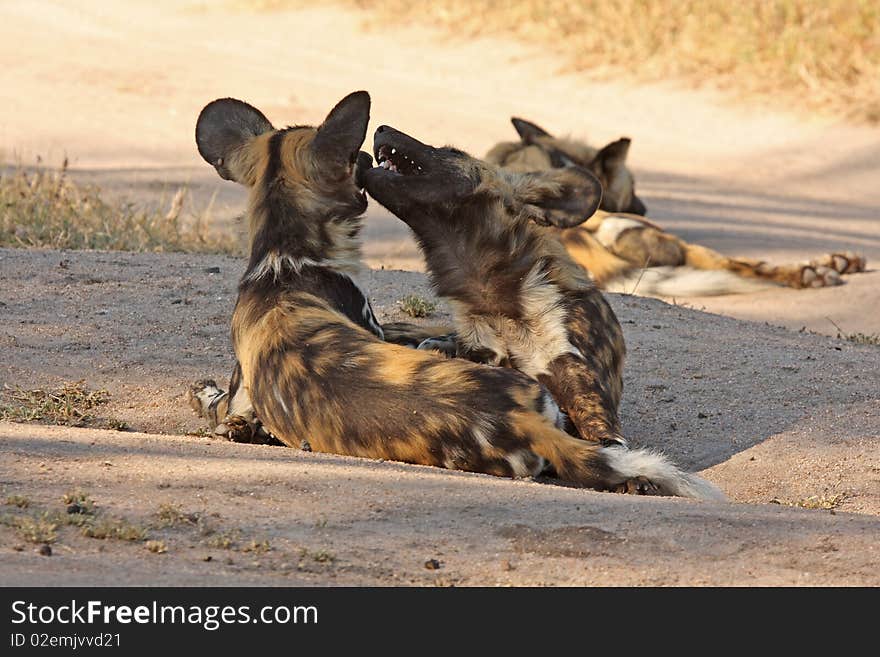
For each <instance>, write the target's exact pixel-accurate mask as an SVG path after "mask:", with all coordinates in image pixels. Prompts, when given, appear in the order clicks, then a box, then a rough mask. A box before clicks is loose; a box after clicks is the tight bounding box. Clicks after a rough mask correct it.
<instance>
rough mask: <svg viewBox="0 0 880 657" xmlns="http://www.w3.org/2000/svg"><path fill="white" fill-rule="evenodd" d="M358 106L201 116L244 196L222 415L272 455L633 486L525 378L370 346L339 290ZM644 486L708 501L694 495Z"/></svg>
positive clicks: (207, 147) (376, 340) (359, 96)
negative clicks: (317, 121)
mask: <svg viewBox="0 0 880 657" xmlns="http://www.w3.org/2000/svg"><path fill="white" fill-rule="evenodd" d="M369 106H370V103H369V96H368V95H367V93H366V92H356V93H354V94H351V95H349V96H347V97H346V98H345V99H343V100H342V101H341V102H340V103H339V104H338V105H337V106H336V107H335V108H334V109H333V110H332V111H331V112H330V114H329V115H328V117H327V119H325V121H324V123H323V124H322V125H321V126H319V127H317V128H314V127H306V126H299V127H294V128H288V129H285V130H275V129H274V128H272V127H271V125H270V124H268V121H266V119H265V117H263V115H262V114H260V113H259V111H257V110H256V109H255V108H253V107H251V106H249V105H247V104H245V103H242V102H240V101H234V100H232V99H224V100H220V101H215V102H214V103H211V104H209V105H208V106H207V107H206V108H205V109H204V110H203V112H202V114H201V116H200V117H199V122H198V127H197V132H196V136H197V142H198V145H199V151H200V153H201V154H202V155H203V156H204V157H205V159H206V160H207V161H208V162H209V163H211V164H213V165H214V166H215V167H216V168H217V170H218V172H219V173H220V175H222V176H224V177H228V178H230V179H233V180H236V181H238V182H240V183H242V184H245V185H246V186H248V187H249V189H250V201H249V209H248V215H249V226H250V245H251V253H250V260H249V263H248V266H247V270H246V271H245V274H244V275H243V277H242V279H241V283H240V285H239V295H238V300H237V302H236V306H235V311H234V313H233V319H232V339H233V345H234V349H235V355H236V358H237V359H238V363H239V366H240V382H241V385H240V387H239V389H238V391H236V392H235V393H234V394H233V395H232V399H231V401H230V402H229V408H230V412H234V411H235V409H236V408H237V407H245V406H250V407H252V411H253V413H254V414H255V415H256V417H258V418H259V420H260V422H261V423H262V425H263V427H264V428H265V429H266V430H267V431H268V432H269V433H270V434H271V435H273V436H274V437H275V438H277V439H278V440H279V441H281V442H282V443H284V444H285V445H289V446H293V447H298V446H300V445H301V444H303V443H304V442H305V443H307V444H308V445H309V446H310V447H311V449H313V450H316V451H322V452H334V453H338V454H348V455H353V456H362V457H371V458H384V459H394V460H400V461H406V462H410V463H421V464H425V465H432V466H438V467H445V468H452V469H460V470H471V471H477V472H485V473H490V474H495V475H504V476H528V475H535V474H538V473H540V472H542V471H543V470H544V469H545V467H547V465H548V464H549V466H550V467H552V468H553V470H554V471H555V472H556V473H557V474H558V475H559V476H560V477H561V478H563V479H565V480H568V481H571V482H573V483H576V484H580V485H585V486H593V487H597V488H602V489H607V488H611V487H615V486H618V485H620V484H621V483H625V482H627V481H631V480H633V479H635V478H638V477H639V476H641V475H642V474H643V473H642V472H641V471H640V470H639V468H640V467H641V466H642V463H641V462H640V461H639V462H636V463H634V462H633V461H632V459H631V458H629V454H630V453H629V452H627V451H626V450H624V449H623V448H620V447H603V446H601V445H599V444H594V443H588V442H586V441H583V440H578V439H576V438H573V437H572V436H569V435H568V434H566V433H565V432H563V431H561V430H560V429H558V428H557V427H556V424H555V423H556V421H557V419H558V416H559V413H558V408H557V407H556V405H555V404H554V402H553V400H552V398H551V397H550V395H549V394H547V391H546V390H545V389H544V388H543V387H542V386H541V385H540V384H539V383H538V382H537V381H535V380H533V379H531V378H530V377H528V376H526V375H525V374H523V373H521V372H518V371H516V370H512V369H503V368H492V367H486V366H483V365H479V364H476V363H471V362H467V361H465V360H460V359H445V358H442V357H440V356H438V355H436V354H434V353H431V352H427V351H420V350H415V349H409V348H406V347H402V346H399V345H394V344H388V343H387V342H384V341H383V340H382V335H383V331H382V329H381V327H380V326H378V324H377V323H376V322H375V319H374V318H373V316H372V312H370V311H369V304H368V303H367V301H366V297H365V296H364V295H363V294H362V293H361V292H360V290H359V288H358V287H357V286H356V284H355V283H354V279H353V276H354V275H355V271H354V264H355V261H356V257H355V256H356V255H357V253H358V241H357V236H358V228H359V225H360V216H361V214H362V213H363V211H364V209H365V208H366V198H365V196H364V194H363V193H362V192H361V191H359V189H358V185H357V184H356V183H357V180H358V178H359V177H360V172H361V171H362V170H363V166H364V164H365V161H369V156H368V155H365V154H361V155H359V153H358V149H359V148H360V144H361V143H362V141H363V138H364V135H365V132H366V127H367V122H368V120H369ZM239 400H244V401H239ZM648 470H649V471H648V472H647V474H651V473H652V471H651V470H650V468H648ZM657 484H658V487H659V489H660V491H661V492H667V493H670V494H681V495H690V496H694V497H711V495H710V494H706V492H705V491H706V489H705V488H704V487H701V486H700V485H699V482H698V483H697V484H694V482H692V481H689V480H687V481H684V482H682V481H679V480H675V481H669V482H667V481H665V480H663V481H658V482H657ZM710 492H711V491H710Z"/></svg>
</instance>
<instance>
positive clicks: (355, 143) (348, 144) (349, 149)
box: [312, 91, 370, 178]
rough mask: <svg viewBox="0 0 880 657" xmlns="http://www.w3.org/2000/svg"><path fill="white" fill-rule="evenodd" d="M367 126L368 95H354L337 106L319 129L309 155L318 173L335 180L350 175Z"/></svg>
mask: <svg viewBox="0 0 880 657" xmlns="http://www.w3.org/2000/svg"><path fill="white" fill-rule="evenodd" d="M369 122H370V94H368V93H367V92H366V91H355V92H353V93H350V94H349V95H347V96H346V97H345V98H343V99H342V100H340V101H339V103H337V105H336V107H334V108H333V109H332V110H330V113H329V114H328V115H327V118H326V119H324V122H323V123H322V124H321V125H320V126H319V127H318V134H316V135H315V139H314V141H313V142H312V152H313V153H314V154H315V157H316V158H317V159H318V160H319V161H320V170H321V171H322V172H324V173H329V174H330V175H331V176H332V177H334V178H339V177H342V176H344V175H350V174H351V172H352V170H353V169H352V167H353V166H354V164H355V162H356V160H357V156H358V152H359V151H360V147H361V144H363V143H364V138H365V137H366V136H367V124H369Z"/></svg>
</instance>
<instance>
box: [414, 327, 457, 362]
mask: <svg viewBox="0 0 880 657" xmlns="http://www.w3.org/2000/svg"><path fill="white" fill-rule="evenodd" d="M416 349H418V350H420V351H436V352H437V353H439V354H440V355H441V356H446V358H455V356H456V354H457V352H458V343H457V341H456V338H455V333H450V334H449V335H438V336H437V337H434V338H427V339H425V340H422V341H421V342H420V343H419V346H418V347H416Z"/></svg>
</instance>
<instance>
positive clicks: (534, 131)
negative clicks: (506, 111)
mask: <svg viewBox="0 0 880 657" xmlns="http://www.w3.org/2000/svg"><path fill="white" fill-rule="evenodd" d="M510 122H511V123H512V124H513V127H514V128H516V132H517V134H519V138H520V139H522V141H523V143H524V144H534V143H535V141H536V140H537V139H538V138H539V137H550V138H551V139H552V136H551V135H550V133H549V132H547V131H546V130H544V129H543V128H541V127H539V126H537V125H535V124H534V123H532V122H530V121H526V120H525V119H518V118H517V117H515V116H513V117H511V118H510Z"/></svg>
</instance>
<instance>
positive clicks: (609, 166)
mask: <svg viewBox="0 0 880 657" xmlns="http://www.w3.org/2000/svg"><path fill="white" fill-rule="evenodd" d="M630 143H631V141H630V139H629V137H621V138H620V139H618V140H617V141H612V142H611V143H610V144H607V145H606V146H603V147H602V148H601V149H599V152H598V153H596V156H595V157H594V158H593V161H592V162H590V170H591V171H593V172H598V171H601V172H602V173H605V174H606V175H611V174H613V173H614V172H616V171H617V170H619V169H620V167H622V166H623V165H625V164H626V156H627V155H628V154H629V146H630Z"/></svg>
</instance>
